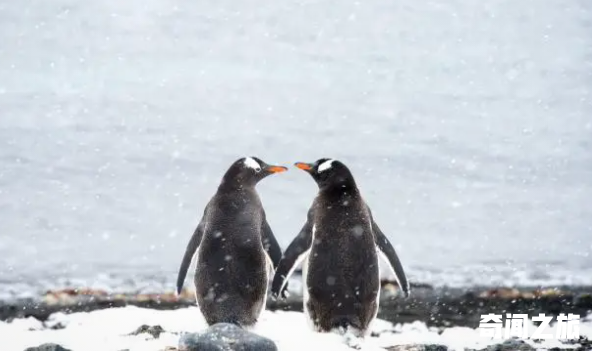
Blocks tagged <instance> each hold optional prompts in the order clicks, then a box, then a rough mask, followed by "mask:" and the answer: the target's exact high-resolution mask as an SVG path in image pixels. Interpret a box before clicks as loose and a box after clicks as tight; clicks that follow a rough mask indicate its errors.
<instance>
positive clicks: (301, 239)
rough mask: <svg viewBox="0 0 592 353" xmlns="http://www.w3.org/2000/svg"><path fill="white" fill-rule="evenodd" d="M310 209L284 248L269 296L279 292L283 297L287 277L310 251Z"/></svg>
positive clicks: (275, 296) (276, 295)
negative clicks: (299, 227)
mask: <svg viewBox="0 0 592 353" xmlns="http://www.w3.org/2000/svg"><path fill="white" fill-rule="evenodd" d="M311 216H312V209H311V210H310V211H309V212H308V218H307V220H306V223H305V224H304V226H303V227H302V229H301V230H300V233H298V235H297V236H296V238H294V240H292V243H290V245H289V246H288V248H287V249H286V252H285V253H284V256H283V257H282V259H281V261H280V264H279V266H278V267H277V270H276V271H275V276H274V277H273V282H272V284H271V296H272V298H274V299H275V298H277V297H278V295H279V293H280V292H281V293H282V297H284V298H285V292H284V291H285V287H286V284H287V283H288V278H290V276H291V275H292V273H293V272H294V270H295V269H296V267H297V266H298V264H299V263H300V262H301V261H302V260H304V258H305V257H306V254H307V253H308V252H309V251H310V247H311V246H312V227H313V224H312V217H311Z"/></svg>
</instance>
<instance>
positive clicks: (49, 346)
mask: <svg viewBox="0 0 592 353" xmlns="http://www.w3.org/2000/svg"><path fill="white" fill-rule="evenodd" d="M69 350H70V349H67V348H64V347H62V346H60V345H59V344H57V343H44V344H42V345H40V346H37V347H29V348H27V349H25V351H69Z"/></svg>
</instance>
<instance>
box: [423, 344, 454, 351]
mask: <svg viewBox="0 0 592 353" xmlns="http://www.w3.org/2000/svg"><path fill="white" fill-rule="evenodd" d="M425 350H426V351H447V350H448V347H446V346H444V345H442V344H426V345H425Z"/></svg>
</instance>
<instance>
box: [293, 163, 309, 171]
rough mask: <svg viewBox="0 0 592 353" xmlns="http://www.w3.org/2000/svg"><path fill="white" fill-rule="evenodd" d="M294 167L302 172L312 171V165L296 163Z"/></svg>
mask: <svg viewBox="0 0 592 353" xmlns="http://www.w3.org/2000/svg"><path fill="white" fill-rule="evenodd" d="M294 165H295V166H296V167H298V168H299V169H302V170H306V171H310V170H312V165H310V164H308V163H302V162H297V163H294Z"/></svg>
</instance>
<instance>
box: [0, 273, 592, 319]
mask: <svg viewBox="0 0 592 353" xmlns="http://www.w3.org/2000/svg"><path fill="white" fill-rule="evenodd" d="M382 288H383V290H382V293H381V297H380V310H379V313H378V317H379V318H381V319H384V320H386V321H389V322H393V323H408V322H413V321H422V322H425V323H426V324H427V325H428V326H437V327H451V326H466V327H470V328H476V327H477V326H478V324H479V320H480V315H482V314H488V313H497V314H501V313H506V312H510V313H519V314H528V315H529V316H532V315H537V314H539V313H545V314H551V315H557V314H559V313H572V314H579V315H581V317H584V316H586V315H587V314H589V313H592V286H589V287H568V286H565V287H553V288H541V287H538V288H537V287H523V288H486V287H475V288H466V289H451V288H433V287H431V286H429V285H416V286H413V287H412V291H413V292H412V296H411V297H410V298H407V299H403V298H401V297H399V296H398V291H397V287H396V285H395V284H394V283H390V282H385V283H383V286H382ZM127 305H133V306H138V307H142V308H151V309H157V310H172V309H178V308H184V307H189V306H195V299H194V294H193V293H192V292H190V291H184V292H183V293H181V295H180V296H178V297H177V296H176V295H175V294H174V293H162V294H161V293H155V294H133V293H131V294H129V293H127V294H126V293H107V292H104V291H101V290H93V289H65V290H57V291H49V292H47V293H46V294H45V295H44V296H43V297H42V298H39V299H37V300H35V299H24V300H23V299H20V300H13V301H0V320H3V321H10V320H12V319H14V318H26V317H34V318H36V319H37V320H40V321H45V320H47V318H48V317H49V315H51V314H53V313H56V312H64V313H74V312H89V311H94V310H101V309H106V308H114V307H124V306H127ZM267 309H268V310H271V311H275V310H287V311H302V298H301V297H300V296H295V295H292V296H291V297H289V298H288V299H286V300H278V301H274V300H271V299H269V300H268V301H267Z"/></svg>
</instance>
